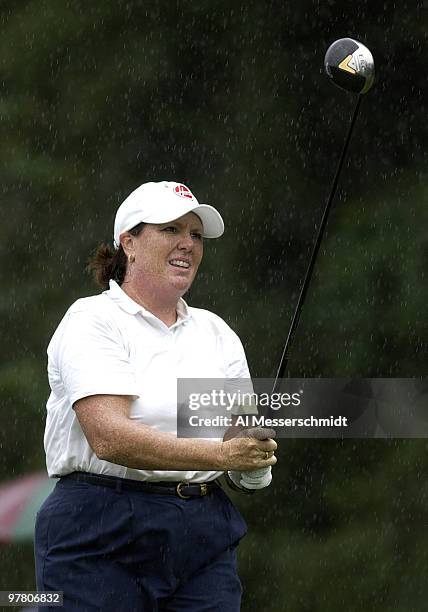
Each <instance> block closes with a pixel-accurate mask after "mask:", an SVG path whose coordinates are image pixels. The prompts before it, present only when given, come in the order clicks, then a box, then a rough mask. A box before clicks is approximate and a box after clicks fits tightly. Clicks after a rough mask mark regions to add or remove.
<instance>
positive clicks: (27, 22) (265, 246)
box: [0, 0, 428, 612]
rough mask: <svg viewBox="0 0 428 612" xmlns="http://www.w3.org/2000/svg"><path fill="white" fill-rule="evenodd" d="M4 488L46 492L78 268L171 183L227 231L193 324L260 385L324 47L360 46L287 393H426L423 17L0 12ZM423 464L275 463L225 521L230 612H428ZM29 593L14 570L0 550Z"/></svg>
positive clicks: (326, 149)
mask: <svg viewBox="0 0 428 612" xmlns="http://www.w3.org/2000/svg"><path fill="white" fill-rule="evenodd" d="M0 15H1V36H0V83H1V90H0V92H1V93H0V118H1V121H0V143H1V146H0V162H1V164H0V172H1V204H0V205H1V211H2V223H1V224H0V269H1V273H2V292H1V295H0V313H1V317H0V326H1V327H0V329H1V341H2V353H1V356H0V402H1V409H2V412H1V414H2V421H1V424H2V427H1V434H0V444H1V455H0V480H5V479H8V478H11V477H13V476H14V475H19V474H21V473H24V472H29V471H32V470H34V469H43V466H44V455H43V452H42V450H43V449H42V436H43V428H44V414H45V402H46V398H47V395H48V385H47V380H46V375H45V369H46V358H45V349H46V345H47V343H48V341H49V338H50V335H51V334H52V332H53V330H54V328H55V326H56V325H57V323H58V322H59V320H60V319H61V317H62V315H63V313H64V312H65V310H66V308H67V307H68V306H69V305H70V303H71V302H73V301H74V300H75V299H77V298H78V297H81V296H83V295H89V294H91V293H95V292H96V288H95V286H94V284H93V282H92V281H91V279H90V278H89V276H88V275H87V274H86V273H85V272H84V268H85V262H86V260H87V258H88V256H89V254H90V253H91V251H92V250H93V249H94V248H95V247H96V245H97V244H98V243H99V242H100V241H102V240H110V239H111V233H112V223H113V218H114V213H115V210H116V208H117V206H118V204H119V203H120V202H121V201H122V199H123V198H124V197H125V196H126V195H127V194H128V193H129V192H130V191H131V190H132V189H133V188H135V187H136V186H137V185H139V184H140V183H142V182H145V181H148V180H165V179H167V180H179V181H182V182H185V183H187V184H189V185H190V187H191V188H192V190H193V191H194V192H195V193H196V195H197V196H198V198H199V199H200V201H203V202H208V203H212V204H214V205H216V206H217V207H218V208H219V209H220V210H221V211H222V213H223V215H224V218H225V222H226V227H227V232H226V234H225V235H224V237H223V238H222V239H221V240H219V241H215V242H212V243H208V244H207V247H206V255H205V259H204V263H203V266H202V269H201V272H200V275H199V278H198V279H197V281H196V283H195V285H194V287H193V288H192V290H191V293H190V295H189V296H188V301H189V302H190V303H191V304H192V305H194V306H203V307H205V308H208V309H212V310H214V311H215V312H217V313H218V314H220V315H221V316H223V318H225V319H226V320H227V321H228V322H229V323H230V324H231V325H232V326H233V327H234V328H235V329H236V331H237V332H238V333H239V334H240V336H241V338H242V340H243V342H244V345H245V347H246V350H247V355H248V359H249V362H250V366H251V370H252V372H253V374H254V375H257V376H265V377H267V376H272V375H273V374H274V373H275V371H276V367H277V363H278V360H279V356H280V351H281V348H282V344H283V342H284V339H285V335H286V332H287V329H288V325H289V322H290V320H291V316H292V312H293V307H294V305H295V303H296V299H297V295H298V289H299V286H300V283H301V280H302V278H303V274H304V271H305V268H306V265H307V262H308V258H309V253H310V248H311V244H312V242H313V239H314V235H315V228H316V225H317V223H319V220H320V216H321V211H322V206H323V203H324V201H325V199H326V197H327V194H328V189H329V185H330V182H331V180H332V177H333V174H334V168H335V164H336V162H337V159H338V155H339V151H340V149H341V147H342V143H343V139H344V136H345V133H346V130H347V127H348V123H349V119H350V115H351V112H352V108H353V104H354V99H353V97H352V96H351V95H350V94H347V93H345V92H342V91H340V90H338V89H336V88H334V87H333V86H332V85H331V84H330V83H329V82H328V81H327V79H326V77H325V76H324V75H323V70H322V64H323V57H324V53H325V50H326V48H327V47H328V45H329V44H330V43H331V42H332V41H333V40H335V39H336V38H340V37H343V36H352V37H354V38H357V39H359V40H361V41H362V42H364V43H366V44H367V45H368V46H369V47H370V49H371V50H372V52H373V55H374V57H375V60H376V65H377V82H376V85H375V87H374V88H373V90H372V91H371V92H370V93H369V94H368V95H367V96H366V98H365V99H364V101H363V104H362V109H361V115H360V118H359V120H358V124H357V128H356V132H355V134H354V138H353V141H352V144H351V150H350V154H349V156H348V160H347V162H346V164H345V171H344V173H343V176H342V180H341V184H340V190H339V192H338V194H337V198H336V202H335V206H334V209H333V211H332V215H331V218H330V221H329V225H328V232H327V235H326V237H325V240H324V242H323V246H322V249H321V253H320V258H319V260H318V263H317V267H316V273H315V276H314V279H313V284H312V286H311V290H310V293H309V297H308V301H307V304H306V306H305V309H304V313H303V316H302V320H301V324H300V327H299V330H298V333H297V336H296V343H295V346H294V348H293V352H292V359H291V362H290V369H289V373H290V375H292V376H296V377H299V376H355V377H360V376H363V377H364V376H366V377H376V376H385V377H388V376H391V377H395V376H397V377H407V376H410V377H411V376H425V375H426V374H427V371H426V370H427V368H426V357H427V348H428V330H427V316H426V312H427V308H426V304H427V299H428V292H427V288H426V283H427V279H426V270H427V264H428V239H427V227H428V207H427V195H428V188H427V182H426V167H427V155H426V144H427V128H426V116H427V108H426V104H427V103H426V97H425V98H424V95H423V94H424V93H425V92H424V91H423V88H424V85H426V53H427V25H428V8H427V7H426V3H425V6H424V4H423V3H420V4H418V3H417V2H415V3H408V4H407V3H395V2H388V1H387V2H369V1H368V0H362V1H360V2H359V3H355V2H346V1H345V2H335V1H331V0H330V1H327V2H319V1H315V0H300V2H298V3H297V2H289V3H283V2H278V1H269V2H268V1H265V2H259V3H255V2H249V3H242V4H241V3H237V2H230V1H229V2H223V1H214V2H207V1H205V0H200V1H198V2H196V1H194V2H191V1H187V2H180V1H178V2H174V1H166V0H165V1H159V0H158V1H156V2H137V1H135V2H131V1H129V2H124V1H121V0H116V1H113V0H112V1H103V2H101V1H99V0H96V1H93V2H83V1H81V0H75V1H66V0H62V1H60V2H55V1H53V0H32V1H20V2H11V1H10V0H9V1H3V2H1V3H0ZM426 457H427V444H426V442H425V441H424V440H412V441H410V440H409V441H398V440H396V441H379V440H374V441H361V440H360V441H359V440H346V441H334V440H324V441H315V440H296V441H285V440H284V441H282V443H281V445H280V451H279V464H278V466H277V468H276V469H275V478H274V484H273V486H272V487H270V488H269V490H268V491H265V492H263V493H260V494H259V495H257V496H255V497H254V498H252V499H251V502H248V501H247V500H245V499H244V500H243V499H241V498H238V499H236V503H237V504H238V505H239V506H240V508H241V510H242V512H243V514H244V515H245V517H246V518H247V521H248V523H249V525H250V533H249V535H248V537H247V538H246V540H245V541H244V542H243V543H242V545H241V548H240V571H241V575H242V578H243V581H244V585H245V597H244V604H243V609H244V610H248V611H253V610H254V611H255V610H263V611H264V612H277V611H279V610H284V611H287V612H288V611H291V612H317V611H322V612H334V611H336V610H337V611H339V610H347V611H348V612H352V611H362V610H373V611H376V612H384V611H394V612H410V611H411V610H415V611H420V610H425V609H426V599H427V596H428V587H427V586H426V572H425V568H426V565H427V550H428V536H427V530H426V526H427V520H428V511H427V502H428V488H427V487H428V485H427V480H426V473H427V468H428V460H427V458H426ZM0 558H1V563H2V565H1V569H2V571H1V574H2V575H1V588H2V589H10V588H21V589H24V588H28V589H30V588H32V587H33V586H34V583H33V567H32V552H31V547H29V546H24V545H19V546H18V545H13V546H9V547H3V548H2V549H1V550H0Z"/></svg>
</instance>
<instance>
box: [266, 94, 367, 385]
mask: <svg viewBox="0 0 428 612" xmlns="http://www.w3.org/2000/svg"><path fill="white" fill-rule="evenodd" d="M361 100H362V95H361V94H360V95H359V96H358V99H357V103H356V105H355V108H354V113H353V115H352V119H351V124H350V126H349V129H348V134H347V136H346V139H345V143H344V145H343V149H342V153H341V156H340V158H339V162H338V164H337V168H336V173H335V175H334V179H333V182H332V184H331V188H330V194H329V196H328V199H327V204H326V206H325V209H324V213H323V216H322V219H321V224H320V227H319V230H318V234H317V238H316V240H315V244H314V247H313V250H312V255H311V259H310V261H309V265H308V268H307V270H306V274H305V278H304V281H303V285H302V288H301V290H300V295H299V299H298V300H297V305H296V308H295V311H294V315H293V319H292V321H291V325H290V329H289V330H288V336H287V340H286V342H285V346H284V349H283V351H282V355H281V359H280V362H279V366H278V370H277V373H276V377H275V382H274V385H273V388H272V393H276V392H277V391H278V390H279V386H280V382H279V381H280V379H281V378H282V377H283V376H284V372H285V370H286V368H287V365H288V361H289V353H290V349H291V345H292V343H293V338H294V334H295V332H296V329H297V325H298V323H299V319H300V314H301V311H302V308H303V304H304V301H305V297H306V294H307V291H308V287H309V283H310V281H311V278H312V273H313V270H314V266H315V261H316V258H317V255H318V252H319V249H320V246H321V241H322V239H323V236H324V231H325V228H326V225H327V220H328V215H329V212H330V208H331V205H332V202H333V199H334V196H335V193H336V189H337V185H338V182H339V177H340V173H341V171H342V167H343V162H344V160H345V156H346V153H347V151H348V146H349V143H350V140H351V136H352V131H353V129H354V125H355V122H356V120H357V116H358V112H359V110H360V105H361Z"/></svg>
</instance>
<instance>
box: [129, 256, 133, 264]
mask: <svg viewBox="0 0 428 612" xmlns="http://www.w3.org/2000/svg"><path fill="white" fill-rule="evenodd" d="M128 261H129V263H130V264H132V263H134V261H135V255H129V256H128Z"/></svg>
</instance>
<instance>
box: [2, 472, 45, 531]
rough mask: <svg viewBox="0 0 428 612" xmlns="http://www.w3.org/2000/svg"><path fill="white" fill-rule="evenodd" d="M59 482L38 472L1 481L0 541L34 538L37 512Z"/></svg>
mask: <svg viewBox="0 0 428 612" xmlns="http://www.w3.org/2000/svg"><path fill="white" fill-rule="evenodd" d="M56 482H57V481H56V479H52V478H48V476H47V475H46V472H35V473H34V474H28V475H27V476H21V477H20V478H14V479H13V480H8V481H7V482H4V483H2V484H0V543H7V542H21V541H25V540H32V539H33V537H34V524H35V521H36V513H37V511H38V509H39V508H40V506H41V505H42V503H43V502H44V500H45V499H46V497H47V496H48V495H49V493H50V492H51V491H52V489H53V488H54V486H55V483H56Z"/></svg>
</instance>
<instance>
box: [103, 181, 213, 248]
mask: <svg viewBox="0 0 428 612" xmlns="http://www.w3.org/2000/svg"><path fill="white" fill-rule="evenodd" d="M188 212H194V213H195V214H196V215H198V217H199V218H200V219H201V221H202V226H203V235H204V238H218V237H219V236H221V235H222V234H223V232H224V223H223V219H222V218H221V215H220V213H219V212H218V211H217V210H216V209H215V208H214V207H213V206H209V205H208V204H199V202H198V200H197V199H196V198H195V196H194V195H193V193H192V192H191V191H190V189H189V188H188V187H186V185H183V184H182V183H174V182H170V181H162V182H160V183H144V184H143V185H140V187H137V189H135V191H133V192H132V193H131V194H130V195H129V196H128V197H127V198H126V200H124V202H122V204H121V205H120V206H119V208H118V210H117V213H116V219H115V222H114V247H115V248H116V249H118V248H119V246H120V235H121V234H123V232H127V231H128V230H130V229H132V228H133V227H135V226H136V225H138V224H139V223H143V222H144V223H168V222H169V221H175V219H178V218H179V217H182V216H183V215H185V214H186V213H188Z"/></svg>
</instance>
